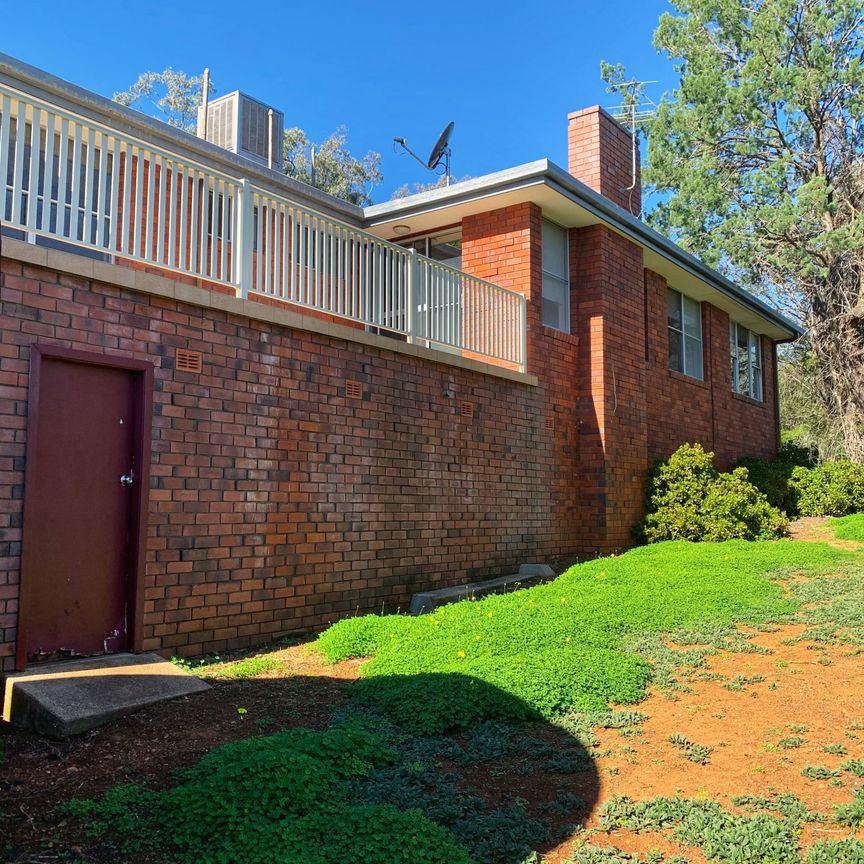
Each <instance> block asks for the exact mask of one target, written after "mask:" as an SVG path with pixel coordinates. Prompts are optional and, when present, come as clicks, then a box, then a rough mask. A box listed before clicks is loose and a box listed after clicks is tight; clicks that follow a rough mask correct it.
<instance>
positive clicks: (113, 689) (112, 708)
mask: <svg viewBox="0 0 864 864" xmlns="http://www.w3.org/2000/svg"><path fill="white" fill-rule="evenodd" d="M209 689H210V686H209V685H208V684H205V683H204V682H203V681H201V680H200V679H199V678H196V677H195V676H194V675H190V674H189V673H188V672H185V671H184V670H183V669H180V668H179V667H178V666H175V665H174V664H173V663H169V662H168V661H167V660H164V659H163V658H162V657H159V656H158V655H156V654H108V655H105V656H103V657H86V658H82V659H78V660H64V661H61V662H58V663H46V664H44V665H41V666H34V667H32V668H31V669H28V670H26V671H24V672H18V673H16V674H14V675H10V676H9V677H8V678H6V680H5V682H4V699H3V719H4V720H6V721H7V722H11V723H12V724H14V725H15V726H18V727H19V728H22V729H30V730H32V731H34V732H38V733H39V734H41V735H49V736H51V737H54V738H67V737H69V736H70V735H79V734H80V733H81V732H86V731H87V730H88V729H92V728H94V727H95V726H100V725H101V724H102V723H107V722H108V721H109V720H113V719H114V718H116V717H121V716H122V715H124V714H129V713H130V712H132V711H136V710H137V709H139V708H144V707H145V706H147V705H152V704H153V703H154V702H161V701H162V700H163V699H174V698H176V697H178V696H188V695H190V694H192V693H200V692H201V691H202V690H209Z"/></svg>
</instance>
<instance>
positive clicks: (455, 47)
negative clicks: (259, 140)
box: [0, 0, 675, 201]
mask: <svg viewBox="0 0 864 864" xmlns="http://www.w3.org/2000/svg"><path fill="white" fill-rule="evenodd" d="M669 9H670V6H669V4H668V3H667V2H666V0H606V2H602V0H571V2H566V0H559V2H548V0H534V2H530V0H529V2H526V0H521V2H518V3H514V2H511V3H507V2H504V3H501V2H500V0H499V2H490V0H480V2H477V0H463V2H458V0H456V2H454V0H450V2H444V3H440V4H430V3H416V2H414V3H408V2H400V3H396V2H392V0H380V2H374V0H366V2H343V0H331V2H327V3H323V2H320V0H318V2H316V0H304V2H293V0H289V2H288V3H279V2H275V3H274V2H265V3H248V4H247V3H242V2H239V3H238V2H236V0H235V2H232V3H228V2H224V0H212V2H209V3H205V2H199V0H176V2H172V3H167V2H163V0H151V2H147V3H133V2H129V0H126V2H107V0H84V2H83V3H70V2H68V0H63V2H59V0H39V2H29V3H27V2H16V3H12V2H10V4H9V8H7V9H6V10H5V13H4V15H3V17H4V26H3V27H2V28H0V51H2V52H4V53H7V54H11V55H12V56H14V57H17V58H18V59H20V60H24V61H25V62H27V63H31V64H33V65H34V66H38V67H40V68H42V69H44V70H46V71H48V72H51V73H53V74H55V75H58V76H60V77H61V78H65V79H67V80H69V81H72V82H73V83H75V84H79V85H80V86H82V87H86V88H87V89H89V90H93V91H95V92H97V93H101V94H103V95H105V96H111V95H112V93H113V92H115V91H116V90H122V89H125V88H126V87H128V85H129V84H131V83H132V81H134V80H135V78H136V77H137V76H138V74H139V73H140V72H143V71H146V70H148V69H152V70H154V71H159V70H161V69H163V68H165V67H166V66H172V67H173V68H175V69H182V70H183V71H185V72H188V73H190V74H193V73H199V72H200V71H201V70H202V69H203V68H204V67H205V66H209V67H210V71H211V76H212V79H213V82H214V84H215V85H216V88H217V95H218V94H222V93H227V92H229V91H231V90H236V89H240V90H244V91H246V92H248V93H249V94H250V95H252V96H255V97H256V98H258V99H261V100H262V101H264V102H268V103H270V104H272V105H274V106H275V107H277V108H280V109H281V110H282V111H284V112H285V122H286V125H289V126H300V127H302V128H303V129H305V130H306V132H307V133H308V134H309V135H310V136H311V138H312V139H313V140H320V139H322V138H324V137H326V135H327V134H329V133H330V132H331V131H332V130H333V129H334V128H335V127H336V126H338V125H340V124H344V125H346V126H347V127H348V129H349V149H350V150H351V151H352V152H353V153H355V154H360V153H365V152H366V151H367V150H378V151H379V152H380V153H381V155H382V170H383V173H384V182H383V184H382V185H380V186H378V187H376V188H375V189H374V190H373V192H372V195H373V198H374V199H375V200H376V201H380V200H386V199H387V198H389V197H390V192H391V191H392V190H393V189H394V188H396V187H398V186H400V185H401V184H403V183H413V182H415V181H421V180H422V181H428V180H429V179H431V177H430V175H428V174H426V172H424V171H423V169H422V168H421V167H420V166H419V165H417V163H416V162H413V161H412V160H411V159H410V158H409V157H407V156H405V155H397V154H395V153H394V152H393V149H392V139H393V137H394V136H404V137H405V138H407V139H408V143H409V144H410V145H411V146H412V147H413V148H414V149H415V150H417V151H418V152H419V153H421V154H422V155H426V154H427V153H428V150H429V148H430V147H431V145H432V144H433V143H434V140H435V138H436V136H437V134H438V132H439V131H440V129H441V128H442V127H443V126H444V125H445V124H446V123H447V122H448V121H450V120H454V121H455V122H456V129H455V133H454V136H453V141H452V146H453V172H454V174H455V175H456V176H461V175H466V174H470V175H472V176H478V175H480V174H485V173H488V172H490V171H495V170H498V169H501V168H506V167H509V166H511V165H518V164H520V163H523V162H529V161H531V160H533V159H539V158H541V157H544V156H545V157H548V158H550V159H552V160H553V161H555V162H557V163H558V164H560V165H566V159H567V157H566V122H567V121H566V116H567V113H568V111H573V110H576V109H578V108H584V107H586V106H588V105H594V104H597V103H600V104H602V105H607V106H608V105H610V104H611V103H613V102H614V99H613V97H611V96H610V95H609V94H607V93H606V92H605V89H604V85H603V84H602V82H601V81H600V77H599V64H600V60H601V59H605V60H609V61H610V62H623V63H625V65H626V66H627V68H628V70H629V71H630V72H631V73H632V74H635V75H636V76H637V77H639V78H642V79H659V81H660V84H658V85H654V86H653V87H651V88H650V90H649V92H650V93H651V94H652V95H653V96H654V97H658V98H659V96H660V94H661V93H662V92H663V90H664V89H670V88H671V87H672V86H674V84H675V78H674V74H673V71H672V69H671V67H670V65H669V63H668V62H667V61H666V60H665V58H663V57H660V56H659V55H657V54H656V52H655V51H654V48H653V47H652V34H653V32H654V29H655V27H656V24H657V20H658V18H659V17H660V15H661V14H662V13H663V12H664V11H667V10H669ZM424 10H426V11H424ZM265 11H266V14H264V13H265Z"/></svg>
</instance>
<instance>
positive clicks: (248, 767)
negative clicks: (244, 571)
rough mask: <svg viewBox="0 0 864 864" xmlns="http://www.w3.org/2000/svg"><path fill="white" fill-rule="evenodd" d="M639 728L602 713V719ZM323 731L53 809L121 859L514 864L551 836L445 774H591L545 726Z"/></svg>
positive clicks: (229, 750) (563, 807)
mask: <svg viewBox="0 0 864 864" xmlns="http://www.w3.org/2000/svg"><path fill="white" fill-rule="evenodd" d="M590 719H592V718H590V717H587V716H586V717H584V718H582V720H584V721H585V722H587V721H588V720H590ZM600 719H602V718H600ZM641 719H643V718H640V716H639V715H633V716H629V715H622V716H620V717H618V716H615V715H611V714H610V715H609V717H608V722H610V723H614V724H619V723H620V724H625V723H627V722H631V721H632V722H641ZM573 722H574V723H579V722H580V720H579V719H577V718H573ZM332 724H333V725H332V726H331V727H330V729H328V730H327V731H324V732H321V731H315V730H310V729H294V730H290V731H287V732H280V733H277V734H275V735H269V736H266V737H257V738H249V739H246V740H243V741H238V742H235V743H232V744H226V745H223V746H221V747H218V748H216V749H214V750H213V751H211V752H210V753H209V754H207V755H206V756H205V757H204V758H203V759H202V760H201V761H200V762H199V763H198V764H197V765H195V766H194V767H193V768H191V769H189V770H186V771H183V772H181V773H180V774H179V775H178V776H177V784H176V785H175V786H174V787H173V788H170V789H161V790H154V789H149V788H146V787H144V786H141V785H131V784H126V785H121V786H117V787H115V788H113V789H111V790H109V791H108V792H107V793H106V794H105V795H104V796H102V797H101V798H98V799H90V800H75V801H71V802H68V803H66V804H64V805H61V809H62V810H63V811H64V813H65V814H66V816H67V817H75V818H77V819H79V820H84V821H86V824H87V826H88V827H87V831H88V833H89V834H90V835H91V836H92V837H94V838H98V839H100V840H101V842H102V844H103V848H105V849H113V850H114V853H115V855H116V856H118V859H119V860H128V858H129V856H132V855H135V854H138V853H142V854H145V855H148V854H149V855H150V856H153V855H158V856H159V858H158V860H160V862H164V864H192V862H195V864H265V862H266V864H296V862H301V861H302V862H303V864H306V862H312V864H337V862H338V864H345V862H348V861H363V862H364V864H365V862H375V864H385V862H387V864H389V862H397V864H398V862H403V864H408V862H409V861H410V862H411V864H416V862H423V864H427V862H432V864H444V862H448V864H449V862H455V864H523V862H530V861H535V860H539V859H537V858H536V854H535V853H534V852H533V850H534V849H535V848H536V845H537V844H538V843H543V842H544V841H545V840H547V839H548V838H549V830H548V828H547V827H546V825H545V824H544V823H542V822H540V821H538V819H537V818H535V817H534V816H532V815H530V814H529V813H528V812H527V809H526V806H525V802H524V801H522V800H521V799H520V798H518V797H517V796H515V795H514V796H512V798H511V800H509V801H505V802H502V803H501V805H500V806H495V807H493V806H490V805H487V804H486V803H485V802H484V800H483V799H482V798H481V797H480V796H479V795H478V794H476V792H475V791H474V790H473V789H472V788H471V787H470V785H469V784H466V783H465V782H463V777H462V776H461V775H460V774H459V773H456V772H454V771H453V770H452V766H459V767H474V766H478V765H484V764H491V765H493V766H494V768H495V769H497V770H498V771H500V772H502V773H505V774H511V775H514V777H516V776H519V775H524V774H527V773H533V772H535V771H540V772H543V773H544V775H547V776H548V775H566V774H580V776H581V777H582V778H583V788H585V789H587V790H590V789H591V788H592V778H594V777H596V768H595V765H594V760H593V759H592V757H591V756H590V755H589V754H588V752H587V751H586V748H585V746H584V745H583V744H582V742H581V741H580V740H579V739H578V738H576V737H575V736H572V735H569V734H564V733H563V732H561V733H559V734H557V735H556V736H555V737H554V738H553V739H551V740H550V738H549V736H548V734H544V732H548V730H546V728H545V725H540V726H536V725H529V726H525V725H524V724H523V725H520V726H510V725H506V724H502V723H483V724H480V725H478V726H476V727H474V728H473V729H472V730H471V731H470V732H469V733H468V734H466V735H465V736H464V737H463V738H461V739H459V740H456V739H455V738H452V737H447V736H417V735H413V734H410V733H407V732H406V731H405V730H404V729H402V728H400V727H399V726H397V725H395V724H393V723H392V722H391V721H390V720H389V719H388V718H387V717H385V716H384V715H382V714H381V713H380V712H375V711H370V710H368V709H367V708H365V707H363V706H361V705H358V704H357V703H348V704H346V705H344V706H342V707H341V708H340V709H338V710H337V712H336V714H335V715H334V717H333V720H332ZM445 763H446V765H447V766H448V767H443V766H444V765H445ZM594 785H596V783H595V784H594ZM550 796H551V797H550V798H549V799H548V800H547V801H545V802H544V803H542V804H541V805H540V806H539V808H538V809H539V810H541V811H545V812H549V813H554V814H555V815H557V816H559V817H565V818H566V819H568V820H572V822H576V821H578V818H579V814H580V813H582V814H583V815H584V813H586V812H587V810H588V809H590V806H591V805H590V804H588V805H586V803H585V802H584V801H583V800H581V799H580V798H579V797H578V796H575V795H574V794H573V793H572V791H571V790H570V789H569V788H568V787H567V786H566V785H560V784H559V786H558V787H557V788H556V787H555V784H550ZM586 808H587V809H586ZM532 856H534V857H532ZM136 860H137V859H136ZM147 860H151V859H150V858H147Z"/></svg>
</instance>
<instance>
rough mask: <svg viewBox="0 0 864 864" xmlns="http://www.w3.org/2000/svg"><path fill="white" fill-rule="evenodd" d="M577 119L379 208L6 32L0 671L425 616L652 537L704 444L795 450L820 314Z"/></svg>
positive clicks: (1, 63)
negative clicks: (691, 445) (788, 409)
mask: <svg viewBox="0 0 864 864" xmlns="http://www.w3.org/2000/svg"><path fill="white" fill-rule="evenodd" d="M568 136H569V139H568V140H569V165H568V170H567V171H565V170H564V169H562V168H560V167H558V166H556V165H554V164H552V163H551V162H549V161H547V160H540V161H537V162H532V163H530V164H527V165H521V166H518V167H515V168H511V169H508V170H506V171H500V172H497V173H494V174H489V175H486V176H483V177H478V178H476V179H473V180H469V181H466V182H463V183H459V184H456V185H453V186H450V187H448V188H442V189H437V190H435V191H432V192H427V193H423V194H420V195H414V196H411V197H408V198H405V199H401V200H398V201H391V202H388V203H385V204H379V205H375V206H372V207H368V208H365V209H363V208H359V207H355V206H353V205H350V204H347V203H345V202H343V201H339V200H336V199H334V198H331V197H330V196H327V195H325V194H323V193H321V192H320V191H318V190H316V189H314V188H311V187H308V186H305V185H303V184H300V183H297V182H294V181H292V180H290V179H289V178H286V177H284V176H283V175H281V174H280V173H278V172H276V171H273V170H270V169H269V168H268V167H267V165H266V163H262V161H261V160H260V159H259V160H258V161H256V160H254V159H249V158H244V157H243V156H240V155H237V154H236V153H232V152H229V151H228V150H226V149H224V148H221V147H218V146H216V145H214V144H212V143H209V142H208V141H206V140H201V139H200V138H197V137H195V136H192V135H189V134H186V133H184V132H180V131H178V130H176V129H172V128H171V127H168V126H166V125H165V124H162V123H160V122H158V121H155V120H152V119H150V118H148V117H145V116H144V115H141V114H139V113H138V112H135V111H130V110H128V109H125V108H122V107H121V106H118V105H116V104H114V103H112V102H110V101H108V100H105V99H102V98H101V97H98V96H96V95H94V94H92V93H88V92H86V91H84V90H81V89H80V88H77V87H75V86H73V85H70V84H68V83H66V82H63V81H61V80H59V79H56V78H54V77H52V76H49V75H47V74H45V73H43V72H41V71H39V70H36V69H33V68H32V67H28V66H26V65H24V64H22V63H20V62H18V61H16V60H13V59H12V58H10V57H7V56H5V55H0V178H3V182H4V184H5V185H4V186H2V187H0V193H2V194H0V223H2V233H0V238H2V247H0V415H2V421H0V659H2V661H3V666H2V670H3V671H9V670H11V669H12V668H16V667H17V668H23V667H24V666H25V665H26V664H27V663H28V662H30V661H33V660H34V659H38V658H40V657H44V656H56V655H57V653H61V654H63V653H66V654H75V653H79V654H86V653H101V652H112V651H119V650H127V649H128V650H134V651H140V650H155V651H159V652H162V653H164V654H180V655H185V656H191V655H196V654H202V653H205V652H210V651H223V650H227V649H233V648H238V647H243V646H248V645H254V644H256V643H262V642H265V641H267V640H268V639H271V638H273V637H275V636H278V635H280V634H283V633H286V632H289V631H292V630H304V629H309V628H314V627H319V626H322V625H324V624H326V623H327V622H329V621H332V620H334V619H336V618H338V617H340V616H344V615H349V614H353V613H355V612H356V611H358V610H360V611H368V610H375V609H378V610H380V609H382V608H383V609H388V610H396V609H399V608H402V609H404V608H406V604H407V600H408V598H409V596H410V595H411V594H412V593H413V592H415V591H418V590H426V589H429V588H432V587H440V586H444V585H450V584H458V583H459V582H463V581H466V580H469V579H477V578H483V577H488V576H495V575H500V574H502V573H506V572H512V570H513V568H514V567H516V566H517V565H518V564H519V563H521V562H524V561H538V560H540V561H542V560H551V559H555V558H559V557H562V556H570V555H574V554H577V553H590V552H593V551H598V550H610V549H614V548H618V547H621V546H625V545H627V543H628V542H629V532H630V528H631V526H632V525H633V523H634V522H635V521H637V520H638V518H639V517H640V515H641V511H642V506H643V484H644V479H645V474H646V471H647V469H648V467H649V465H650V463H651V462H652V461H653V460H654V459H656V458H658V457H661V456H664V455H667V454H668V453H669V452H671V451H672V450H673V449H674V448H675V447H676V446H677V445H678V444H680V443H682V442H684V441H693V440H699V441H701V442H702V443H703V444H704V445H705V446H706V447H708V448H710V449H712V450H715V451H716V452H717V454H718V457H719V461H720V462H721V463H724V464H728V463H729V462H731V461H733V460H735V459H736V458H738V457H740V456H743V455H745V454H757V455H762V456H770V455H771V454H773V453H774V452H776V448H777V443H778V415H777V388H776V345H777V344H778V343H780V342H783V341H787V340H789V339H792V338H794V337H795V335H796V330H795V327H794V326H793V325H791V324H790V323H789V322H787V321H786V320H784V319H783V318H782V317H781V316H780V315H779V314H778V313H777V312H776V311H774V310H773V309H771V308H769V307H767V306H766V305H764V304H763V303H761V302H760V301H759V300H757V299H755V298H754V297H752V296H750V295H749V294H747V293H746V292H745V291H743V290H741V289H740V288H738V287H737V286H735V285H734V284H732V283H731V282H729V281H728V280H726V279H725V278H724V277H722V276H720V275H719V274H718V273H716V272H714V271H712V270H711V269H709V268H708V267H706V266H705V265H704V264H702V263H700V262H699V261H697V260H696V259H694V258H692V257H691V256H689V255H688V254H687V253H686V252H684V251H683V250H681V249H680V248H678V247H677V246H675V245H674V244H672V243H670V242H669V241H668V240H666V239H665V238H663V237H661V236H660V235H658V234H657V233H655V232H653V231H652V230H651V229H649V228H648V227H647V226H646V225H644V224H643V223H642V222H641V221H640V220H639V219H638V218H637V217H636V216H634V215H633V214H634V213H635V214H638V213H639V212H640V207H641V205H640V200H639V185H638V178H637V182H636V183H635V184H634V183H633V182H632V181H633V178H632V173H631V146H630V139H629V135H628V134H627V132H626V131H625V130H623V129H622V128H621V127H619V126H618V125H617V124H616V123H615V122H614V121H613V120H612V119H611V118H610V117H609V116H608V115H607V114H605V113H604V112H603V111H602V110H601V109H599V108H591V109H588V110H586V111H581V112H577V113H575V114H571V115H570V117H569V128H568ZM631 187H632V188H631Z"/></svg>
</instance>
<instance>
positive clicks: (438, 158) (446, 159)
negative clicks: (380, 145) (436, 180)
mask: <svg viewBox="0 0 864 864" xmlns="http://www.w3.org/2000/svg"><path fill="white" fill-rule="evenodd" d="M455 125H456V124H455V123H454V122H453V121H452V120H451V121H450V122H449V123H448V124H447V125H446V126H445V127H444V131H443V132H442V133H441V134H440V135H439V136H438V140H437V141H436V142H435V146H434V147H433V148H432V152H431V153H430V154H429V158H428V159H425V160H424V159H422V158H421V157H420V156H418V155H417V154H416V153H415V152H414V151H413V150H412V149H411V148H410V147H409V146H408V143H407V142H406V141H405V139H404V138H394V139H393V145H394V146H393V150H394V151H395V150H396V146H395V145H396V144H398V145H399V146H400V147H401V148H402V149H403V150H404V151H405V152H406V153H408V154H409V155H411V156H413V157H414V158H415V159H416V160H417V161H418V162H419V163H420V164H421V165H422V166H423V167H424V168H426V169H427V170H428V171H434V170H435V169H436V168H437V167H438V166H439V165H441V164H442V163H443V165H444V177H446V178H447V182H446V184H445V185H447V186H449V185H450V181H451V179H452V178H453V175H452V174H451V172H450V155H451V151H450V136H451V135H452V134H453V127H454V126H455Z"/></svg>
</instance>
